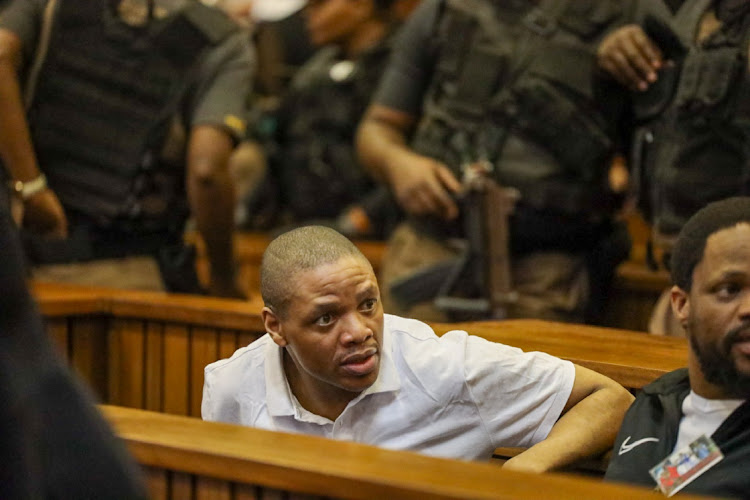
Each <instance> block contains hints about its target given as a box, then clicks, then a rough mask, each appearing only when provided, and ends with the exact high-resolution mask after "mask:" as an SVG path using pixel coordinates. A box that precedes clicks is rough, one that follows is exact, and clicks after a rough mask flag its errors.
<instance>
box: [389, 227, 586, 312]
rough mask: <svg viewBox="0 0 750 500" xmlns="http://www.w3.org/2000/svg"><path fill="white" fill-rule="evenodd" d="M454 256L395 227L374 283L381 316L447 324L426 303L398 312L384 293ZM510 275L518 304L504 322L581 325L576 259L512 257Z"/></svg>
mask: <svg viewBox="0 0 750 500" xmlns="http://www.w3.org/2000/svg"><path fill="white" fill-rule="evenodd" d="M456 256H457V250H455V249H454V248H452V247H451V245H450V244H449V243H447V242H440V241H437V240H435V239H433V238H431V237H429V236H426V235H424V234H420V233H418V232H416V231H415V230H414V229H413V227H412V226H411V225H410V224H408V223H403V224H401V225H400V226H399V227H398V228H397V229H396V230H395V231H394V233H393V235H392V236H391V239H390V241H389V242H388V248H387V250H386V253H385V256H384V260H383V264H382V271H381V275H380V277H379V278H380V280H379V281H380V293H381V297H382V300H383V306H384V308H385V312H387V313H390V314H396V315H399V316H406V317H410V318H416V319H421V320H423V321H447V320H448V317H447V316H446V315H445V313H443V312H442V311H440V310H438V309H437V308H435V307H434V305H433V304H432V302H431V301H430V302H424V303H419V304H416V305H414V306H412V307H404V306H403V305H401V304H399V303H397V301H396V300H395V299H394V297H393V296H392V295H391V294H390V292H389V290H390V285H391V283H393V281H394V280H396V279H398V278H400V277H404V276H407V275H410V274H412V273H415V272H417V271H419V270H421V269H424V268H427V267H430V266H432V265H433V264H436V263H438V262H440V261H442V260H445V259H448V258H451V257H456ZM511 272H512V274H513V276H512V286H513V289H514V290H515V291H516V292H517V293H518V295H519V298H518V301H517V302H516V303H515V304H513V305H512V306H510V307H509V308H508V317H509V318H536V319H545V320H551V321H565V322H571V323H582V322H583V320H584V311H585V308H586V303H587V301H588V297H589V277H588V271H587V269H586V263H585V260H584V258H583V256H582V255H577V254H567V253H563V252H559V251H544V252H534V253H530V254H527V255H523V256H520V257H514V260H513V263H512V270H511Z"/></svg>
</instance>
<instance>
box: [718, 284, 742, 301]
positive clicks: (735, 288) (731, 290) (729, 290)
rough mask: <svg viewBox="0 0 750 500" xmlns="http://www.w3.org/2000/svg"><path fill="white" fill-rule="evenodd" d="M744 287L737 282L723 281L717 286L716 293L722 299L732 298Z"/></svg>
mask: <svg viewBox="0 0 750 500" xmlns="http://www.w3.org/2000/svg"><path fill="white" fill-rule="evenodd" d="M741 289H742V287H740V286H739V285H738V284H737V283H723V284H721V285H719V286H718V287H717V288H716V295H717V296H718V297H719V298H720V299H731V298H732V297H734V296H735V295H737V294H738V293H739V292H740V290H741Z"/></svg>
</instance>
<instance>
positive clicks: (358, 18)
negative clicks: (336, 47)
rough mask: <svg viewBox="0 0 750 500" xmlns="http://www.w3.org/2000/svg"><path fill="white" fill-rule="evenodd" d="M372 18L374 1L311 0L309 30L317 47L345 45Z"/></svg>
mask: <svg viewBox="0 0 750 500" xmlns="http://www.w3.org/2000/svg"><path fill="white" fill-rule="evenodd" d="M370 16H372V0H309V1H308V3H307V30H308V32H309V33H310V40H311V41H312V43H313V44H315V45H317V46H322V45H328V44H343V43H345V42H346V40H348V39H349V38H350V37H351V36H352V35H353V34H354V33H355V32H356V30H357V29H358V28H359V26H360V24H361V23H362V22H363V21H365V20H367V19H369V17H370Z"/></svg>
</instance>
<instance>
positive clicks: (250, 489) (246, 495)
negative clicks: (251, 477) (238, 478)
mask: <svg viewBox="0 0 750 500" xmlns="http://www.w3.org/2000/svg"><path fill="white" fill-rule="evenodd" d="M234 499H235V500H261V496H260V492H259V491H258V488H257V487H256V486H253V485H251V484H235V485H234Z"/></svg>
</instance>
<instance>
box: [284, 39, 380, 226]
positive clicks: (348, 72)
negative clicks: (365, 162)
mask: <svg viewBox="0 0 750 500" xmlns="http://www.w3.org/2000/svg"><path fill="white" fill-rule="evenodd" d="M389 53H390V40H389V39H386V40H383V41H382V42H381V43H379V44H378V45H377V46H375V47H372V48H370V49H369V50H367V51H366V52H365V53H363V54H361V55H360V56H359V57H358V58H357V59H356V60H352V61H350V60H342V58H341V53H340V50H339V49H337V48H335V47H329V48H324V49H321V50H320V51H318V52H317V53H316V54H315V55H314V56H313V58H312V59H311V60H310V61H308V62H307V63H306V64H305V66H304V67H303V68H302V69H301V70H300V72H299V73H298V74H297V75H296V76H295V79H294V81H293V82H292V87H291V90H290V93H289V95H288V96H287V98H286V100H285V101H286V102H285V103H284V104H283V107H282V114H281V115H282V116H281V123H280V132H279V137H278V141H277V142H278V145H279V149H280V153H281V154H280V155H279V156H278V157H276V159H275V163H276V165H275V166H276V167H277V169H278V175H279V177H280V184H281V188H282V189H281V193H282V197H283V204H284V206H285V207H287V208H288V209H289V210H290V211H291V212H292V215H293V216H294V217H295V218H296V219H298V220H301V219H310V218H330V217H335V216H337V215H338V214H340V213H341V211H342V210H344V209H345V208H346V207H347V206H349V205H351V204H353V203H355V202H357V201H359V200H360V199H361V198H362V197H363V196H364V195H365V194H366V193H368V192H369V191H370V190H371V189H372V188H373V182H372V180H371V179H370V178H369V176H368V175H367V174H366V173H365V171H364V169H363V168H362V166H361V165H360V164H359V161H358V160H357V155H356V151H355V148H354V133H355V130H356V128H357V124H358V123H359V121H360V119H361V118H362V115H363V114H364V111H365V109H366V107H367V105H368V103H369V101H370V98H371V96H372V93H373V92H374V90H375V86H376V85H377V81H378V76H379V75H380V74H382V72H383V70H384V68H385V64H386V62H387V58H388V54H389Z"/></svg>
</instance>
